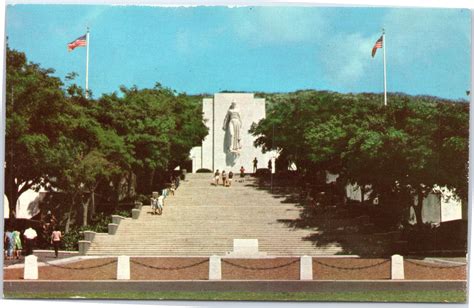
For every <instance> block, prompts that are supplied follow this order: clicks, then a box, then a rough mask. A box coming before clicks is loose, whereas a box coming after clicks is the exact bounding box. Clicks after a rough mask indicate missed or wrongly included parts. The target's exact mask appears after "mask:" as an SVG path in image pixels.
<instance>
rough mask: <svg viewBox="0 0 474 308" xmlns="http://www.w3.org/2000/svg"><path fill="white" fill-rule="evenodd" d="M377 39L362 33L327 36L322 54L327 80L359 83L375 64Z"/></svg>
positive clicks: (348, 84)
mask: <svg viewBox="0 0 474 308" xmlns="http://www.w3.org/2000/svg"><path fill="white" fill-rule="evenodd" d="M375 40H376V38H375V39H374V37H367V36H363V35H362V34H360V33H350V34H338V35H333V36H329V37H327V38H326V39H325V40H324V42H325V45H324V46H322V49H321V55H320V60H321V61H322V63H323V65H324V72H325V73H326V75H325V77H326V79H327V81H328V82H329V83H330V84H331V85H334V84H338V86H348V87H350V86H351V85H355V84H357V82H358V81H359V80H360V79H361V78H362V77H363V76H365V75H366V74H367V70H368V67H370V66H371V65H373V61H371V50H372V47H373V44H374V42H375Z"/></svg>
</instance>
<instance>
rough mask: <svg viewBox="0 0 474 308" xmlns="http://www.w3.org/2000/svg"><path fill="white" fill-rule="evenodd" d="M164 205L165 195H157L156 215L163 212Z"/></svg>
mask: <svg viewBox="0 0 474 308" xmlns="http://www.w3.org/2000/svg"><path fill="white" fill-rule="evenodd" d="M164 207H165V197H164V196H163V195H161V196H159V197H158V215H161V214H162V213H163V208H164Z"/></svg>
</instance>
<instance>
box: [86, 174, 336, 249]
mask: <svg viewBox="0 0 474 308" xmlns="http://www.w3.org/2000/svg"><path fill="white" fill-rule="evenodd" d="M235 180H238V178H237V179H235ZM284 200H285V198H281V196H280V198H279V197H278V196H276V195H273V194H271V193H270V192H269V191H268V189H262V188H259V187H258V186H257V185H255V179H254V178H252V177H247V178H246V180H245V181H244V182H238V181H234V183H233V184H232V187H223V186H217V187H216V186H214V185H211V174H188V175H187V178H186V181H182V182H181V185H180V187H179V189H178V190H177V191H176V194H175V195H174V196H168V197H167V198H166V199H165V208H164V211H163V214H162V215H152V214H151V208H150V206H143V207H142V210H141V212H140V216H139V218H138V219H131V218H126V219H124V220H122V221H121V222H120V224H119V227H118V230H117V232H116V234H115V235H108V234H97V235H96V236H95V238H94V240H93V242H92V244H91V246H90V248H89V250H88V252H87V254H88V255H129V256H209V255H225V254H226V253H227V252H230V251H232V250H233V240H234V239H258V241H259V250H260V251H261V252H266V253H267V255H269V256H301V255H312V256H316V255H334V254H338V253H342V248H341V246H340V245H339V244H338V243H337V242H334V243H326V244H324V245H318V243H317V241H315V240H314V238H315V237H316V238H317V237H318V233H320V231H319V230H318V228H317V227H303V228H301V227H294V226H290V225H288V224H287V223H285V222H291V221H297V220H298V219H299V218H300V214H301V211H302V208H301V207H299V206H297V205H296V204H295V203H288V202H286V201H287V200H286V201H285V202H283V201H284Z"/></svg>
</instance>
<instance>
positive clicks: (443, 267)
mask: <svg viewBox="0 0 474 308" xmlns="http://www.w3.org/2000/svg"><path fill="white" fill-rule="evenodd" d="M405 262H407V263H410V264H414V265H416V266H421V267H427V268H438V269H446V268H458V267H465V266H466V265H467V264H461V265H447V266H445V265H441V266H440V265H428V264H426V263H425V264H422V263H418V262H415V261H412V260H408V259H405Z"/></svg>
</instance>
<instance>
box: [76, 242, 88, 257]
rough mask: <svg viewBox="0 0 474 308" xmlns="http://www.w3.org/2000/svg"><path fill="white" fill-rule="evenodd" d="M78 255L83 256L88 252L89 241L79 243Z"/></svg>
mask: <svg viewBox="0 0 474 308" xmlns="http://www.w3.org/2000/svg"><path fill="white" fill-rule="evenodd" d="M78 245H79V255H80V256H85V255H86V253H87V251H88V250H89V247H91V242H90V241H79V242H78Z"/></svg>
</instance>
